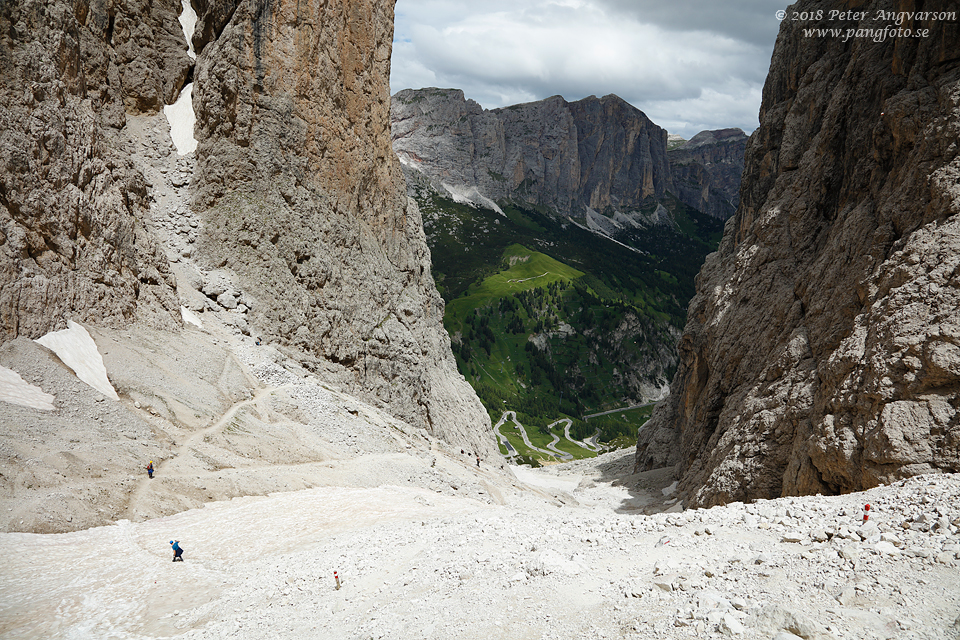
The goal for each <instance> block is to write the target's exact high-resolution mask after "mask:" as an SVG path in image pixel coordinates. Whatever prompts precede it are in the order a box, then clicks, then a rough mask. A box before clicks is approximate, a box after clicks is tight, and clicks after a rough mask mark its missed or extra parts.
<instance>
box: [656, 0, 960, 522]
mask: <svg viewBox="0 0 960 640" xmlns="http://www.w3.org/2000/svg"><path fill="white" fill-rule="evenodd" d="M929 4H930V3H923V6H921V3H920V2H910V1H908V0H902V1H899V2H893V1H889V0H878V1H873V2H831V1H822V0H821V1H814V0H803V1H801V2H799V3H797V4H795V5H792V7H791V11H792V10H796V11H801V12H802V11H808V12H809V11H813V12H817V11H820V10H823V12H824V15H825V16H826V15H829V11H830V10H834V9H835V10H845V9H856V10H857V11H862V12H866V16H865V17H864V19H862V20H860V21H859V23H857V22H850V23H843V24H837V21H833V23H831V22H829V21H827V20H824V21H822V24H816V23H813V24H811V23H807V22H802V23H801V22H796V23H795V22H791V21H784V22H783V24H782V26H781V32H780V36H779V38H778V40H777V45H776V48H775V51H774V54H773V61H772V63H771V67H770V74H769V76H768V78H767V82H766V86H765V88H764V93H763V105H762V107H761V114H760V116H761V126H760V128H759V129H758V130H757V131H756V132H755V133H754V134H753V136H752V138H751V140H750V143H749V145H748V148H747V153H746V168H745V172H744V177H743V184H742V188H741V192H740V193H741V202H740V206H739V209H738V211H737V214H736V216H735V217H734V218H731V219H730V220H729V221H728V222H727V227H726V232H725V234H724V238H723V241H722V243H721V246H720V250H719V251H718V252H717V253H716V254H712V255H711V256H710V257H709V258H708V259H707V262H706V264H705V265H704V267H703V269H702V270H701V272H700V275H699V276H698V286H697V295H696V297H695V298H694V300H693V301H692V302H691V305H690V309H689V318H688V324H687V327H686V329H685V332H684V335H683V337H682V339H681V344H680V358H681V365H680V368H679V370H678V372H677V375H676V378H675V379H674V382H673V385H672V387H671V388H672V390H673V393H672V395H671V396H670V398H669V399H668V400H667V401H666V402H664V403H663V405H662V406H660V407H659V408H658V409H657V411H656V413H655V415H654V418H653V419H652V420H651V422H650V423H648V426H647V427H646V428H645V429H644V430H642V431H641V433H640V437H639V442H638V446H637V467H638V469H648V468H653V467H658V466H664V465H667V464H674V463H678V464H679V470H680V472H681V474H682V480H681V484H680V489H681V491H682V492H683V494H684V496H685V498H686V500H687V504H695V505H711V504H717V503H721V502H727V501H733V500H746V499H751V498H760V497H764V498H766V497H774V496H780V495H792V494H802V493H814V492H823V493H836V492H845V491H852V490H858V489H862V488H866V487H870V486H874V485H877V484H878V483H884V482H889V481H892V480H895V479H896V478H899V477H903V476H909V475H913V474H917V473H923V472H931V471H938V470H942V471H951V472H957V471H960V314H958V312H957V310H958V309H960V157H958V152H960V148H958V146H957V140H960V21H958V20H957V19H956V17H954V18H953V19H952V20H950V19H944V20H934V19H919V20H918V19H911V18H906V19H905V20H904V21H903V22H902V24H900V25H897V24H895V23H894V22H893V21H892V20H877V19H876V16H877V12H878V11H879V10H886V11H894V12H901V11H904V12H910V11H918V10H926V11H930V10H932V9H933V8H934V7H932V6H927V5H929ZM936 5H937V6H936V9H937V10H938V11H940V10H947V11H956V12H960V7H958V3H957V2H944V3H936ZM816 26H822V27H837V26H842V27H844V28H851V27H852V28H855V29H857V28H859V29H877V28H883V27H890V28H893V29H896V28H898V27H899V28H904V29H912V30H914V33H915V32H916V30H918V29H929V33H928V35H927V36H926V37H915V38H903V37H901V38H896V37H887V38H885V39H883V40H882V41H881V40H879V39H878V38H875V37H869V36H868V35H866V33H865V35H864V36H862V37H852V38H849V39H848V40H847V41H846V42H844V41H843V39H842V38H840V37H834V36H826V37H804V34H803V32H802V28H808V27H816Z"/></svg>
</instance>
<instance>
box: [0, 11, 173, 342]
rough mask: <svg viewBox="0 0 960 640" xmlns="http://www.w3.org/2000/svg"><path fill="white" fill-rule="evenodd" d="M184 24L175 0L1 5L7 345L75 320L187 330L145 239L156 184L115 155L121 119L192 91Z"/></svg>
mask: <svg viewBox="0 0 960 640" xmlns="http://www.w3.org/2000/svg"><path fill="white" fill-rule="evenodd" d="M178 13H179V2H176V1H175V0H155V1H153V2H147V1H145V0H144V1H141V2H136V1H134V0H129V1H126V2H122V3H111V2H83V1H77V2H65V1H62V0H22V1H17V2H4V3H0V158H3V165H2V169H0V342H2V341H6V340H9V339H12V338H16V337H17V336H26V337H30V338H35V337H38V336H40V335H42V334H44V333H46V332H48V331H51V330H54V329H61V328H64V327H65V326H66V319H67V318H73V319H75V320H78V321H85V322H95V323H100V324H107V325H111V324H112V325H119V324H124V323H128V322H131V321H133V320H144V321H147V322H149V323H151V324H154V325H158V326H164V327H175V326H179V323H180V314H179V308H178V304H177V299H176V294H175V287H176V285H175V282H174V279H173V276H172V274H171V273H170V269H169V265H168V263H167V260H166V257H165V256H164V255H163V253H162V252H161V251H160V250H159V247H158V245H157V242H156V239H155V238H154V237H153V235H152V234H151V233H150V232H148V231H147V229H146V228H145V226H144V221H143V215H144V213H145V211H146V209H147V202H146V198H147V192H148V185H147V184H146V182H145V180H144V178H143V175H142V174H141V172H140V171H139V170H138V169H136V168H135V167H134V166H133V165H132V163H130V162H129V160H127V159H126V158H124V157H122V154H120V153H119V152H117V151H116V150H115V149H113V148H112V147H111V144H110V137H111V135H112V133H113V132H115V131H116V130H117V129H119V128H120V127H122V126H123V125H124V122H125V119H126V112H127V111H130V112H133V113H136V112H141V111H156V110H158V109H159V108H161V107H162V106H163V104H164V102H169V101H172V100H173V98H175V97H176V95H177V92H178V91H179V89H180V86H181V85H182V83H183V81H184V79H185V78H186V76H187V73H188V69H189V65H190V60H189V58H188V57H187V55H186V45H185V43H183V36H182V31H180V25H179V23H178V22H177V14H178ZM178 34H179V36H178Z"/></svg>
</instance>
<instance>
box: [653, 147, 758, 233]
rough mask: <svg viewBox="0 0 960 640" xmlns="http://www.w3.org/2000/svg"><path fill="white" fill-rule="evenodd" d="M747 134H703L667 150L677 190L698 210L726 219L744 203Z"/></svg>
mask: <svg viewBox="0 0 960 640" xmlns="http://www.w3.org/2000/svg"><path fill="white" fill-rule="evenodd" d="M746 146H747V135H746V134H745V133H744V132H743V131H742V130H740V129H719V130H716V131H701V132H700V133H698V134H697V135H695V136H693V137H692V138H690V139H689V140H687V141H686V142H685V143H683V144H682V145H680V146H679V147H676V148H675V149H671V150H669V151H667V159H668V160H669V161H670V173H671V175H672V176H673V189H674V192H675V193H676V194H677V197H678V198H680V200H681V201H683V202H684V203H686V204H688V205H690V206H691V207H693V208H694V209H696V210H698V211H702V212H704V213H706V214H707V215H711V216H713V217H715V218H720V219H721V220H726V219H727V218H729V217H730V216H731V215H733V213H734V212H735V211H736V210H737V205H738V204H739V202H740V178H741V175H742V174H743V154H744V150H745V148H746Z"/></svg>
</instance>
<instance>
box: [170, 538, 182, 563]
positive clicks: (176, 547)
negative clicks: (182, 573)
mask: <svg viewBox="0 0 960 640" xmlns="http://www.w3.org/2000/svg"><path fill="white" fill-rule="evenodd" d="M170 546H172V547H173V561H174V562H176V561H178V560H179V561H180V562H183V549H181V548H180V541H179V540H171V541H170Z"/></svg>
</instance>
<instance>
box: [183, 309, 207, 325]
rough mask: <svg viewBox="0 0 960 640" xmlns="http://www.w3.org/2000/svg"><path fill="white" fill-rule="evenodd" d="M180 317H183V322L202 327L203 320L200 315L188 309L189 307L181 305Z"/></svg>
mask: <svg viewBox="0 0 960 640" xmlns="http://www.w3.org/2000/svg"><path fill="white" fill-rule="evenodd" d="M180 317H181V318H183V321H184V322H187V323H190V324H192V325H193V326H195V327H197V328H198V329H203V320H201V319H200V316H198V315H197V314H195V313H194V312H193V311H190V309H187V308H186V307H183V306H181V307H180Z"/></svg>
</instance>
